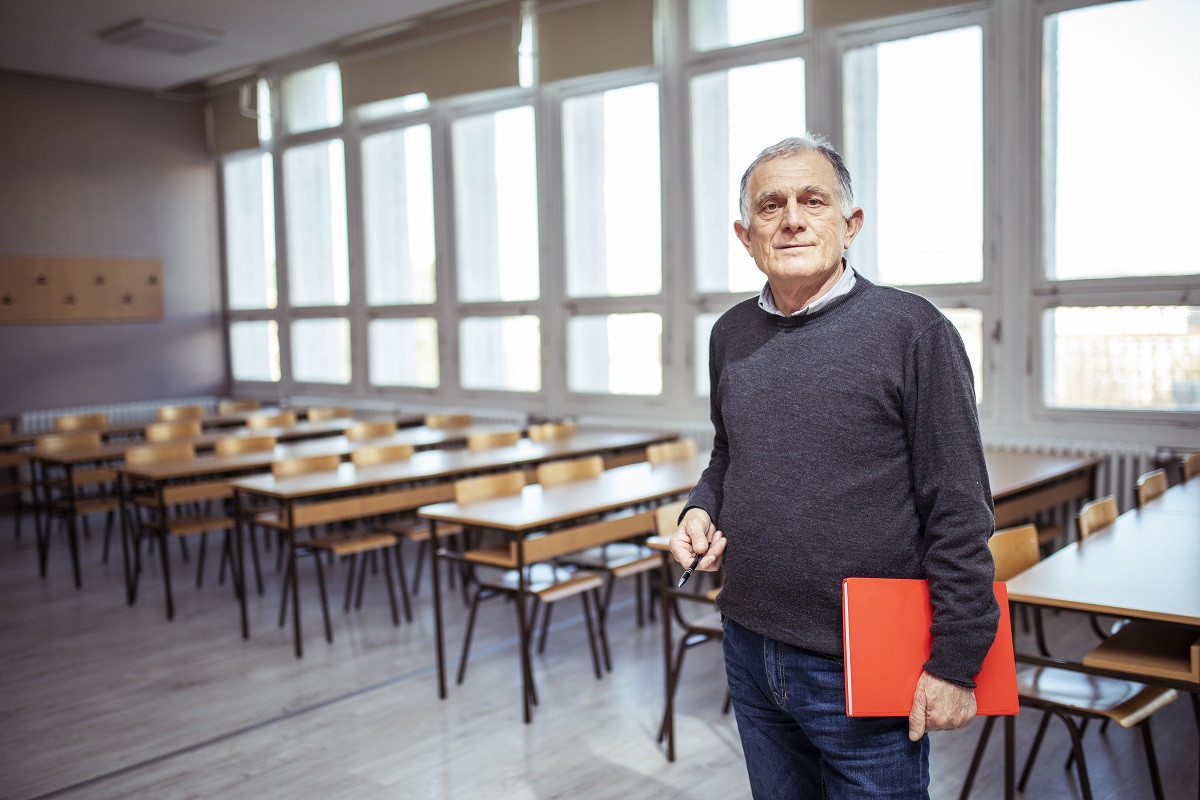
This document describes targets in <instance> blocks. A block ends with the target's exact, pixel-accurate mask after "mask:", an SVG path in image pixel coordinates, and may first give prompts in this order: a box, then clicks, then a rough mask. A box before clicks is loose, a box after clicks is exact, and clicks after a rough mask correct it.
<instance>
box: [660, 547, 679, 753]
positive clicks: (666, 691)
mask: <svg viewBox="0 0 1200 800" xmlns="http://www.w3.org/2000/svg"><path fill="white" fill-rule="evenodd" d="M659 573H660V580H661V584H662V585H661V586H660V587H659V591H658V595H659V600H660V602H661V603H662V626H663V698H664V700H663V733H665V734H666V737H667V761H674V760H675V698H674V694H675V693H674V692H672V691H671V689H672V688H673V687H674V685H675V676H674V674H672V666H673V665H672V663H671V662H672V659H671V556H670V554H669V553H666V552H664V553H663V555H662V567H661V568H659Z"/></svg>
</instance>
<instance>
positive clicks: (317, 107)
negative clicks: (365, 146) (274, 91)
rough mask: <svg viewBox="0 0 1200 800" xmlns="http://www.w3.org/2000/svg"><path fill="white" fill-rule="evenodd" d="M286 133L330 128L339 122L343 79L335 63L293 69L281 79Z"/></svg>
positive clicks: (340, 118)
mask: <svg viewBox="0 0 1200 800" xmlns="http://www.w3.org/2000/svg"><path fill="white" fill-rule="evenodd" d="M283 101H284V109H285V110H286V112H287V129H288V132H289V133H304V132H305V131H314V130H319V129H321V128H332V127H334V126H336V125H340V124H341V123H342V79H341V73H340V72H339V70H338V67H337V64H320V65H318V66H315V67H311V68H309V69H305V70H301V71H300V72H294V73H292V74H291V75H289V76H288V77H287V78H285V79H284V82H283Z"/></svg>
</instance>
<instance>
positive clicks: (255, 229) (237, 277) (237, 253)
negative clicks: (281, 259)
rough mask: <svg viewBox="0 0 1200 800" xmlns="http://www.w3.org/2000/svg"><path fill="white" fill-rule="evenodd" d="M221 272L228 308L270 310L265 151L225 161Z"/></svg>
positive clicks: (271, 207)
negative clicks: (226, 283)
mask: <svg viewBox="0 0 1200 800" xmlns="http://www.w3.org/2000/svg"><path fill="white" fill-rule="evenodd" d="M223 173H224V175H223V178H224V189H225V274H226V276H227V278H228V281H227V282H228V287H229V307H230V308H231V309H248V308H275V305H276V303H277V302H278V295H277V292H276V285H275V192H274V187H273V181H274V179H273V178H272V175H271V154H270V153H255V154H253V155H250V156H241V157H238V158H233V159H230V160H229V161H226V162H225V167H224V170H223Z"/></svg>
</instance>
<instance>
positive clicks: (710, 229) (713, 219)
mask: <svg viewBox="0 0 1200 800" xmlns="http://www.w3.org/2000/svg"><path fill="white" fill-rule="evenodd" d="M691 101H692V104H691V105H692V118H691V136H692V196H691V205H692V237H693V242H694V247H693V250H694V258H695V273H696V288H697V289H699V290H700V291H701V292H746V291H753V290H756V289H758V288H759V287H761V286H762V284H763V280H764V278H763V275H762V273H760V272H759V271H758V269H757V268H756V267H755V266H754V262H753V261H752V260H751V259H750V257H749V256H748V255H747V254H746V251H745V249H743V248H742V246H741V244H739V243H738V240H737V239H736V238H735V237H734V235H733V220H734V219H735V218H737V216H738V190H739V185H740V183H741V179H742V173H743V172H744V171H745V169H746V167H747V166H749V165H750V162H751V161H753V160H754V157H755V156H757V155H758V154H759V152H760V151H761V150H762V149H763V148H764V147H767V146H769V145H772V144H775V143H776V142H778V141H779V140H781V139H784V138H786V137H789V136H796V135H797V134H799V133H802V132H803V131H804V130H805V114H804V104H805V98H804V61H803V60H801V59H799V58H789V59H786V60H783V61H773V62H769V63H765V64H753V65H747V66H742V67H734V68H732V69H727V70H721V71H719V72H708V73H705V74H703V75H698V76H696V77H694V78H692V81H691Z"/></svg>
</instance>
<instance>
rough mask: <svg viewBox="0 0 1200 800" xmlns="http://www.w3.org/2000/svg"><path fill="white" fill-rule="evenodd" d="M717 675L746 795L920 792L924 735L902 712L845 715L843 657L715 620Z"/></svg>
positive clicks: (925, 760)
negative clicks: (731, 718) (745, 777)
mask: <svg viewBox="0 0 1200 800" xmlns="http://www.w3.org/2000/svg"><path fill="white" fill-rule="evenodd" d="M724 627H725V635H724V640H723V647H724V651H725V672H726V676H727V677H728V680H729V694H730V697H731V698H732V699H733V710H734V714H735V715H736V717H737V724H738V733H739V735H740V736H741V739H742V750H743V752H744V753H745V756H746V769H747V771H748V772H749V773H750V788H751V791H752V792H753V793H754V799H755V800H783V799H784V798H788V800H792V799H793V798H795V799H796V800H808V799H809V798H811V799H812V800H822V798H824V799H825V800H850V798H855V799H856V800H859V799H862V800H867V799H868V798H869V799H870V800H878V798H896V800H901V798H902V799H903V800H917V799H918V798H921V799H924V798H928V797H929V737H928V736H923V737H921V741H919V742H910V741H909V740H908V718H907V717H847V716H846V694H845V678H844V675H843V671H842V660H841V659H839V658H830V657H828V656H823V655H819V654H817V653H813V652H810V651H808V650H801V649H800V648H798V647H792V646H791V645H788V644H784V643H782V642H777V641H775V640H773V639H768V638H766V637H764V636H760V635H758V634H757V633H755V632H753V631H751V630H749V629H747V628H745V627H743V626H741V625H739V624H738V623H736V622H734V621H733V620H731V619H729V618H728V617H725V618H724Z"/></svg>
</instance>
